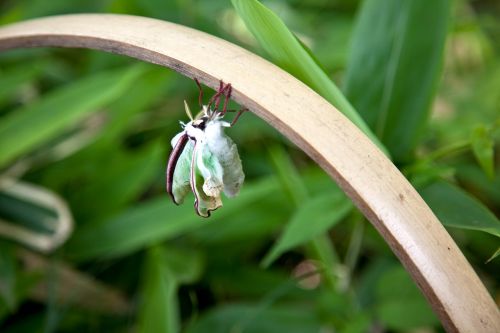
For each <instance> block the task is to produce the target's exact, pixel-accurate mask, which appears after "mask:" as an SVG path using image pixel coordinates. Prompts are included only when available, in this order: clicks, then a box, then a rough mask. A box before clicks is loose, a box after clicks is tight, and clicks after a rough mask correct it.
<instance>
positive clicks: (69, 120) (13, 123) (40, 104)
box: [0, 66, 143, 166]
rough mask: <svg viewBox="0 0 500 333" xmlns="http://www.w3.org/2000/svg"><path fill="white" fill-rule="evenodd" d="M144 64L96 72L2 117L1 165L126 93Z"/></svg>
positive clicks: (0, 137)
mask: <svg viewBox="0 0 500 333" xmlns="http://www.w3.org/2000/svg"><path fill="white" fill-rule="evenodd" d="M142 72H143V66H134V67H132V68H126V69H120V70H114V71H110V72H104V73H100V74H97V75H93V76H90V77H87V78H84V79H81V80H80V81H77V82H75V83H72V84H71V85H68V86H65V87H63V88H59V89H58V90H56V91H53V92H51V93H50V94H47V95H46V96H44V97H43V98H42V99H40V100H39V101H37V102H35V103H33V104H30V105H27V106H25V107H22V108H21V109H19V110H15V111H13V112H11V113H10V114H8V115H7V116H5V117H3V118H2V119H0V166H4V165H5V164H7V163H8V162H9V161H11V160H12V159H14V158H16V157H19V156H20V155H22V154H25V153H27V152H29V151H30V150H32V149H34V148H36V147H38V146H40V145H41V144H43V143H46V142H47V141H49V140H50V139H51V138H53V137H55V136H57V135H59V134H61V133H62V132H64V131H65V130H67V129H68V127H70V126H73V125H75V124H76V123H77V122H78V121H79V120H81V119H82V118H84V117H85V116H87V115H88V114H90V113H91V112H94V111H97V110H98V109H99V108H101V107H103V106H104V105H106V104H107V103H109V102H110V101H112V100H113V99H116V98H118V97H120V96H121V95H123V94H125V93H126V92H127V90H128V89H129V88H130V87H131V85H132V84H134V82H135V79H136V78H137V77H138V76H139V75H140V74H141V73H142Z"/></svg>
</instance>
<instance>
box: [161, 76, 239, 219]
mask: <svg viewBox="0 0 500 333" xmlns="http://www.w3.org/2000/svg"><path fill="white" fill-rule="evenodd" d="M195 82H196V84H197V86H198V89H199V91H200V92H199V96H198V102H199V105H200V108H201V111H200V112H199V113H198V114H197V115H196V116H195V117H193V115H192V113H191V110H190V109H189V106H188V104H187V102H186V101H184V107H185V111H186V114H187V116H188V117H189V119H190V121H189V122H188V123H186V124H185V123H183V122H181V127H182V131H181V132H180V133H178V134H177V135H176V136H175V137H174V138H173V139H172V141H171V145H172V148H173V150H172V152H171V153H170V157H169V159H168V163H167V170H166V178H167V181H166V187H167V192H168V194H169V195H170V197H171V198H172V200H173V202H174V203H175V204H177V205H179V204H181V203H182V202H183V201H184V199H185V197H186V195H187V194H188V193H189V192H190V191H192V192H193V193H194V197H195V200H194V208H195V211H196V213H197V214H198V215H200V216H202V217H209V216H210V212H211V211H214V210H216V209H217V208H219V207H221V206H222V200H221V193H224V194H225V195H226V196H227V197H234V196H236V195H237V194H238V193H239V191H240V188H241V185H242V184H243V181H244V179H245V175H244V173H243V168H242V165H241V160H240V157H239V154H238V149H237V147H236V144H235V143H234V142H233V141H232V140H231V139H230V138H229V137H228V136H227V135H226V134H225V133H224V128H226V127H231V126H233V125H234V124H235V123H236V121H237V120H238V118H239V116H240V115H241V114H242V113H243V112H244V111H246V110H245V109H243V110H240V111H238V113H237V114H236V116H235V117H234V119H233V121H232V122H231V123H229V122H227V121H224V120H223V118H224V116H225V115H226V113H227V112H229V111H230V110H228V109H227V104H228V101H229V99H230V97H231V89H232V88H231V84H229V83H228V84H224V83H223V82H222V81H220V83H219V89H218V90H217V92H216V93H215V94H214V95H213V96H212V98H211V99H210V100H209V102H208V104H206V105H203V91H202V88H201V85H200V83H199V81H198V80H197V79H195ZM222 98H223V99H224V103H223V106H222V110H220V104H221V99H222Z"/></svg>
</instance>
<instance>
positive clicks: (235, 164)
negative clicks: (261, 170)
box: [223, 137, 245, 198]
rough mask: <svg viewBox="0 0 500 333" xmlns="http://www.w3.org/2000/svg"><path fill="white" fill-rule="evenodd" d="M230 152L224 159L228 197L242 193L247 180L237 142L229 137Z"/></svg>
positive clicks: (225, 188) (225, 190)
mask: <svg viewBox="0 0 500 333" xmlns="http://www.w3.org/2000/svg"><path fill="white" fill-rule="evenodd" d="M228 140H229V143H228V148H227V149H228V150H227V151H228V153H227V154H226V157H227V158H226V159H225V160H224V164H223V165H224V178H223V179H224V194H225V195H227V196H228V197H230V198H231V197H235V196H237V195H238V194H239V193H240V189H241V186H242V185H243V182H244V181H245V174H244V173H243V166H242V165H241V159H240V155H239V154H238V148H237V147H236V144H235V143H234V142H233V141H232V140H231V139H230V138H229V137H228Z"/></svg>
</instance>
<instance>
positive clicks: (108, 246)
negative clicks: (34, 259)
mask: <svg viewBox="0 0 500 333" xmlns="http://www.w3.org/2000/svg"><path fill="white" fill-rule="evenodd" d="M277 190H278V186H277V184H276V182H274V181H272V180H271V179H265V180H264V181H262V182H259V183H254V184H246V185H245V186H244V187H243V188H242V191H241V193H240V195H239V196H238V200H228V201H227V202H225V203H224V209H221V210H220V211H217V214H215V213H214V214H213V216H212V217H211V219H212V220H216V219H219V218H224V217H226V216H231V214H236V213H238V212H242V211H245V209H247V207H248V206H249V205H250V204H252V203H253V202H256V201H258V200H261V198H263V197H266V196H269V195H272V193H273V192H275V191H277ZM204 222H205V223H206V221H204V220H203V219H202V218H200V217H198V216H197V215H196V213H195V212H194V210H193V206H192V205H189V204H187V203H186V204H185V205H181V206H175V205H174V204H173V203H172V202H170V200H168V198H167V196H166V194H165V196H162V197H160V198H156V199H153V200H150V201H148V202H144V203H141V204H139V205H137V206H135V207H132V208H130V209H128V210H125V211H124V212H123V213H122V214H119V215H118V216H116V217H114V218H111V219H109V220H107V221H104V222H103V223H100V224H98V225H89V226H84V227H82V228H80V229H79V230H77V232H76V233H75V236H74V237H73V238H72V239H70V240H69V242H68V245H67V253H68V254H69V255H70V256H71V257H74V258H75V259H76V260H88V259H91V258H96V257H100V258H113V257H118V256H123V255H126V254H129V253H131V252H133V251H136V250H138V249H140V248H142V247H145V246H147V245H150V244H152V243H155V242H158V241H161V240H166V239H170V238H173V237H176V236H179V235H182V234H184V233H186V232H189V231H191V230H194V229H197V228H200V227H201V226H203V225H204Z"/></svg>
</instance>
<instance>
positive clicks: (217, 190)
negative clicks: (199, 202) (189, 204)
mask: <svg viewBox="0 0 500 333" xmlns="http://www.w3.org/2000/svg"><path fill="white" fill-rule="evenodd" d="M196 165H197V167H198V169H199V170H200V172H201V174H202V176H203V179H204V182H203V191H204V192H205V194H206V195H208V196H210V197H219V196H220V194H221V192H222V190H223V189H224V184H223V178H222V177H223V170H222V166H221V164H220V162H219V160H218V159H217V156H215V155H214V154H212V152H211V151H210V149H209V147H208V145H207V144H205V143H203V144H201V146H200V153H199V154H198V155H197V161H196Z"/></svg>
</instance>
